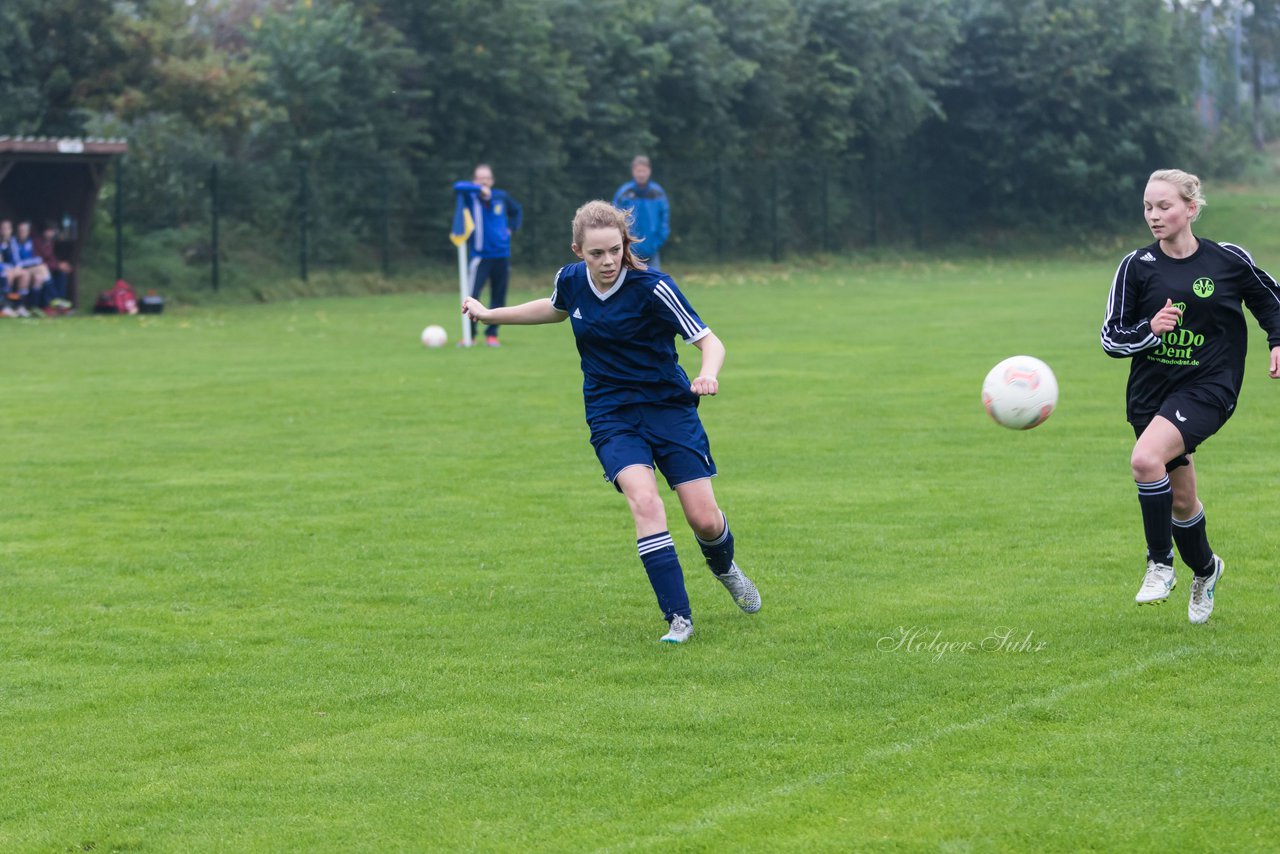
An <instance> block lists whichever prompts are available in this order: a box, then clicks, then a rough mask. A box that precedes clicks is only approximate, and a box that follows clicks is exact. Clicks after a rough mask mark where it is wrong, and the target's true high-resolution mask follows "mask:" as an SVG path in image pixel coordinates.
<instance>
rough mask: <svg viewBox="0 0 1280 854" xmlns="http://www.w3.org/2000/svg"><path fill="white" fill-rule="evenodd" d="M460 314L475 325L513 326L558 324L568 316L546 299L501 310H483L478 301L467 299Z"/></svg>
mask: <svg viewBox="0 0 1280 854" xmlns="http://www.w3.org/2000/svg"><path fill="white" fill-rule="evenodd" d="M462 313H463V314H464V315H466V316H467V317H470V318H471V319H472V320H474V321H476V322H477V323H489V324H493V325H514V326H533V325H536V324H539V323H560V322H561V321H562V320H564V319H565V318H566V317H568V316H569V314H568V312H564V311H560V310H559V309H558V308H555V307H554V306H553V305H551V300H550V299H548V298H546V297H544V298H543V299H536V300H532V301H530V302H526V303H521V304H520V305H508V306H503V307H502V308H485V307H484V304H483V303H481V302H480V300H478V299H476V298H475V297H467V298H466V299H465V300H463V301H462Z"/></svg>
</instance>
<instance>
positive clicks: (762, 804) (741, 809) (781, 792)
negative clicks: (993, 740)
mask: <svg viewBox="0 0 1280 854" xmlns="http://www.w3.org/2000/svg"><path fill="white" fill-rule="evenodd" d="M1190 651H1191V649H1190V648H1188V647H1179V648H1177V649H1172V650H1166V651H1165V652H1160V653H1156V654H1155V655H1152V656H1149V657H1148V658H1145V659H1143V660H1142V661H1139V662H1136V663H1134V664H1129V665H1127V666H1125V667H1119V668H1116V669H1115V670H1112V671H1110V672H1109V673H1105V674H1103V675H1102V676H1098V677H1096V678H1094V679H1084V680H1082V681H1080V682H1073V683H1069V684H1067V685H1060V686H1058V687H1057V688H1054V689H1053V690H1052V691H1050V692H1048V693H1047V694H1044V695H1042V696H1039V697H1032V698H1031V699H1028V700H1022V701H1020V702H1017V703H1012V704H1010V705H1008V706H1005V707H1004V708H1003V709H1000V710H997V711H992V712H988V713H987V714H984V715H979V716H978V717H976V718H973V719H971V720H967V721H961V722H959V723H953V724H948V725H947V726H943V727H938V728H937V729H935V730H933V731H932V732H930V733H927V734H925V735H921V736H918V737H916V738H909V739H906V740H905V741H897V742H894V743H892V744H886V745H882V746H880V747H873V748H871V749H869V750H868V751H867V752H866V753H864V754H863V755H862V757H861V759H860V760H858V761H857V762H855V763H851V764H850V766H849V767H846V768H837V769H835V770H833V771H824V772H822V773H820V774H811V775H809V776H808V777H801V778H800V779H798V780H792V781H791V782H789V783H784V784H782V785H780V786H775V787H774V788H772V789H769V790H768V791H766V792H763V793H759V794H756V795H755V796H753V797H743V798H740V799H735V800H733V801H732V802H730V803H725V804H718V805H716V806H713V807H711V808H710V809H707V810H705V811H704V812H703V813H702V815H700V816H698V817H697V818H693V819H690V820H688V821H685V822H683V823H681V824H678V825H675V826H673V827H668V828H665V829H664V830H663V831H662V832H661V833H653V834H649V835H648V836H643V837H633V838H631V839H627V840H625V841H622V842H619V843H617V844H615V845H609V846H606V847H604V848H598V849H596V851H597V854H607V852H617V851H632V850H635V849H636V848H642V847H646V846H651V845H655V844H659V843H663V842H671V841H673V840H679V841H680V842H681V843H687V842H688V841H689V837H690V836H691V835H695V834H698V833H701V832H703V831H706V830H710V829H712V828H715V827H716V826H718V825H719V824H721V823H722V822H724V821H725V820H726V819H730V818H735V819H736V818H739V817H741V816H744V815H749V814H751V813H754V812H757V811H759V810H762V809H765V808H766V807H769V806H772V805H773V804H775V803H776V802H777V801H778V799H780V798H786V797H789V796H791V795H794V794H796V793H797V792H800V791H803V790H805V789H812V788H817V787H820V786H823V785H825V784H826V783H829V782H831V781H832V780H838V779H840V778H841V777H845V776H847V775H849V774H850V773H851V772H852V771H855V770H860V769H862V768H864V767H866V766H868V765H874V764H875V763H877V762H880V761H882V760H885V759H888V758H889V757H891V756H902V755H904V754H907V753H911V752H913V751H916V750H919V749H920V748H922V747H928V746H929V745H931V744H934V743H935V742H938V741H941V740H942V739H944V738H947V737H949V736H952V735H956V734H958V733H963V732H970V731H972V730H975V729H983V728H985V727H987V726H989V725H991V724H992V723H994V722H996V721H1000V720H1003V719H1005V718H1009V717H1012V716H1014V715H1018V714H1020V713H1022V712H1025V711H1028V710H1032V709H1041V708H1048V707H1051V706H1053V705H1055V704H1056V703H1058V702H1059V701H1060V700H1062V699H1064V698H1066V697H1069V696H1071V695H1072V694H1078V693H1079V692H1081V691H1089V690H1092V689H1094V688H1099V687H1102V686H1103V685H1109V684H1111V683H1112V682H1117V681H1120V680H1122V679H1128V678H1129V677H1132V676H1137V675H1138V674H1139V673H1142V672H1143V671H1144V670H1147V669H1149V668H1151V667H1153V666H1155V665H1157V664H1166V663H1168V662H1171V661H1173V660H1175V659H1177V658H1181V657H1182V656H1183V655H1185V654H1187V653H1188V652H1190Z"/></svg>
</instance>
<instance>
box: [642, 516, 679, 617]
mask: <svg viewBox="0 0 1280 854" xmlns="http://www.w3.org/2000/svg"><path fill="white" fill-rule="evenodd" d="M636 550H637V551H638V552H640V560H641V561H642V562H643V563H644V571H645V572H646V573H648V575H649V583H650V584H651V585H653V592H654V594H655V595H656V596H657V597H658V607H659V608H661V609H662V616H663V618H665V619H666V620H667V622H671V618H672V616H674V615H676V614H679V615H680V616H682V617H684V618H686V619H689V620H692V619H693V611H692V610H691V609H690V608H689V594H688V593H686V592H685V589H684V572H683V571H682V570H681V569H680V558H678V557H676V544H675V543H674V542H673V541H672V539H671V532H670V531H663V532H662V533H660V534H651V535H649V536H647V537H641V538H640V539H638V540H636Z"/></svg>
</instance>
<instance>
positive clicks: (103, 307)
mask: <svg viewBox="0 0 1280 854" xmlns="http://www.w3.org/2000/svg"><path fill="white" fill-rule="evenodd" d="M93 313H94V314H137V313H138V295H137V294H136V293H135V292H134V290H133V287H132V286H131V285H130V284H129V283H128V282H126V281H125V280H124V279H116V284H115V287H113V288H112V289H111V290H109V291H103V292H102V293H100V294H98V299H97V300H96V301H95V302H94V304H93Z"/></svg>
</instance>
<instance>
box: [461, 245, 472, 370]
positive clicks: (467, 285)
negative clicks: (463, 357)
mask: <svg viewBox="0 0 1280 854" xmlns="http://www.w3.org/2000/svg"><path fill="white" fill-rule="evenodd" d="M458 294H459V296H458V304H459V305H461V304H462V303H464V302H466V301H467V297H469V296H471V277H470V276H468V275H467V244H465V243H459V244H458ZM471 343H472V342H471V318H469V317H467V316H466V315H465V314H464V315H462V346H463V347H470V346H471Z"/></svg>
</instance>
